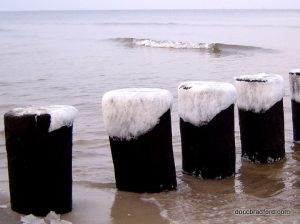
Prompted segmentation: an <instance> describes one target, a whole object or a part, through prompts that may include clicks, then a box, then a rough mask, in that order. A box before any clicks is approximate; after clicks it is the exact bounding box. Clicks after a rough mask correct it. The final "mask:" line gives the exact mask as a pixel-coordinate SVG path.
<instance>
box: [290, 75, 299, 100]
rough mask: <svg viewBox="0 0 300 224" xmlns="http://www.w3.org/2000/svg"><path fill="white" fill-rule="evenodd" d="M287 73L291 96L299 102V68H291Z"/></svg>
mask: <svg viewBox="0 0 300 224" xmlns="http://www.w3.org/2000/svg"><path fill="white" fill-rule="evenodd" d="M289 74H290V90H291V98H292V100H294V101H296V102H297V103H300V69H293V70H291V71H290V72H289Z"/></svg>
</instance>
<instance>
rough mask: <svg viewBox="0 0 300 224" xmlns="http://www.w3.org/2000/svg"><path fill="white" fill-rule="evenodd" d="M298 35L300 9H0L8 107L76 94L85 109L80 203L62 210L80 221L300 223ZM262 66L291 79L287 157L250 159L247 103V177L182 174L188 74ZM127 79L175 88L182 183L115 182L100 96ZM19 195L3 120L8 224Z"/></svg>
mask: <svg viewBox="0 0 300 224" xmlns="http://www.w3.org/2000/svg"><path fill="white" fill-rule="evenodd" d="M299 37H300V11H245V10H241V11H238V10H237V11H236V10H226V11H219V10H216V11H215V10H213V11H211V10H208V11H207V10H202V11H201V10H192V11H87V12H27V13H0V49H1V50H0V77H1V79H0V90H1V91H0V114H1V115H2V116H3V115H4V113H5V112H7V111H8V110H10V109H12V108H14V107H20V106H24V105H45V104H69V105H73V106H75V107H76V108H77V109H79V111H80V114H79V117H78V118H77V119H76V121H75V123H74V146H73V179H74V210H73V212H72V213H69V214H66V215H64V216H63V217H64V219H66V220H71V221H72V222H73V223H91V224H92V223H141V222H143V223H147V222H148V223H224V222H228V223H297V222H298V220H299V212H300V200H299V195H300V146H299V145H294V144H293V142H292V125H291V124H292V123H291V109H290V97H289V96H290V94H289V85H288V71H289V70H290V69H292V68H296V67H299V61H300V54H299V53H298V52H299V50H300V45H299ZM141 40H142V41H144V42H142V43H143V44H141V42H138V41H141ZM137 42H138V43H140V44H136V43H137ZM145 43H147V44H145ZM197 43H198V45H197ZM159 44H160V45H159ZM195 44H196V45H195ZM216 44H217V45H216ZM191 46H200V47H198V48H192V47H191ZM202 46H204V47H202ZM211 46H217V47H218V50H214V48H210V47H211ZM262 71H265V72H271V73H277V74H280V75H282V76H283V77H284V79H285V97H284V112H285V138H286V159H284V160H283V161H280V162H278V163H276V164H269V165H255V164H251V163H248V162H245V161H241V159H240V155H241V149H240V140H239V126H238V119H237V113H236V114H235V115H236V116H235V118H236V119H235V121H236V122H235V126H236V131H235V136H236V151H237V163H236V176H235V177H231V178H227V179H224V180H201V179H196V178H194V177H190V176H186V175H183V174H182V173H181V148H180V147H181V146H180V133H179V121H178V120H179V119H178V113H177V92H176V88H177V86H178V85H179V83H181V82H183V81H187V80H215V81H225V82H230V83H233V77H234V76H239V75H243V74H254V73H258V72H262ZM123 87H158V88H165V89H168V90H170V91H171V92H172V93H173V95H174V104H173V109H172V129H173V130H172V132H173V147H174V155H175V162H176V170H177V180H178V190H177V191H174V192H167V193H160V194H134V193H127V192H119V191H117V190H116V189H115V180H114V170H113V164H112V159H111V154H110V148H109V142H108V136H107V134H106V132H105V128H104V124H103V121H102V112H101V97H102V95H103V94H104V93H105V92H106V91H108V90H111V89H117V88H123ZM8 196H9V190H8V177H7V161H6V153H5V138H4V126H3V119H0V205H8V208H0V213H1V217H5V218H3V219H5V220H6V222H7V223H19V222H18V220H19V219H18V218H19V215H18V214H16V213H14V212H12V211H10V209H9V204H8V202H9V197H8ZM236 209H259V210H263V209H275V210H280V209H285V210H288V211H290V212H291V214H290V215H282V216H278V215H260V216H259V215H256V216H254V215H236V214H235V213H234V211H235V210H236ZM7 220H9V221H10V222H8V221H7ZM0 223H2V222H1V218H0Z"/></svg>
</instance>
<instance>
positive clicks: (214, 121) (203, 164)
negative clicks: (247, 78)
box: [178, 81, 236, 179]
mask: <svg viewBox="0 0 300 224" xmlns="http://www.w3.org/2000/svg"><path fill="white" fill-rule="evenodd" d="M235 101H236V90H235V88H234V86H233V85H231V84H229V83H221V82H201V81H190V82H184V83H181V84H180V85H179V87H178V107H179V108H178V110H179V117H180V132H181V144H182V168H183V172H184V173H186V174H190V175H195V176H200V177H202V178H213V179H216V178H217V179H220V178H224V177H227V176H232V175H234V173H235V139H234V103H235Z"/></svg>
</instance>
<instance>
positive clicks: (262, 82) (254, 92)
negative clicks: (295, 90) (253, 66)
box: [234, 73, 284, 113]
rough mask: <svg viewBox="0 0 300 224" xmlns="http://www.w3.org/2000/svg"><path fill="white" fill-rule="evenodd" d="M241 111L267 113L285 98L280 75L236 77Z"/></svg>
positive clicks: (238, 102) (263, 74) (260, 74)
mask: <svg viewBox="0 0 300 224" xmlns="http://www.w3.org/2000/svg"><path fill="white" fill-rule="evenodd" d="M234 79H235V86H236V89H237V94H238V97H237V105H238V108H239V109H242V110H245V111H252V112H255V113H260V112H265V111H267V110H268V109H270V108H271V107H272V106H273V105H274V104H276V103H277V102H279V101H280V100H282V98H283V96H284V81H283V78H282V77H281V76H280V75H274V74H266V73H259V74H256V75H243V76H240V77H235V78H234Z"/></svg>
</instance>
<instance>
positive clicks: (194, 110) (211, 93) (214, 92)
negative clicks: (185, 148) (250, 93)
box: [178, 81, 236, 126]
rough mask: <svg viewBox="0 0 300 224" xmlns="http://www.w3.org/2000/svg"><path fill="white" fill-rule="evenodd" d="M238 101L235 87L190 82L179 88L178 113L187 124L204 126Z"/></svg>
mask: <svg viewBox="0 0 300 224" xmlns="http://www.w3.org/2000/svg"><path fill="white" fill-rule="evenodd" d="M235 101H236V90H235V88H234V86H233V85H231V84H229V83H222V82H202V81H190V82H184V83H181V84H180V85H179V86H178V111H179V116H180V117H181V118H182V119H183V121H185V122H189V123H191V124H193V125H195V126H202V125H205V124H207V123H208V122H210V121H211V120H212V119H213V118H214V117H215V116H216V115H217V114H219V113H220V112H221V111H223V110H225V109H227V108H228V107H229V106H230V105H232V104H234V103H235Z"/></svg>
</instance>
